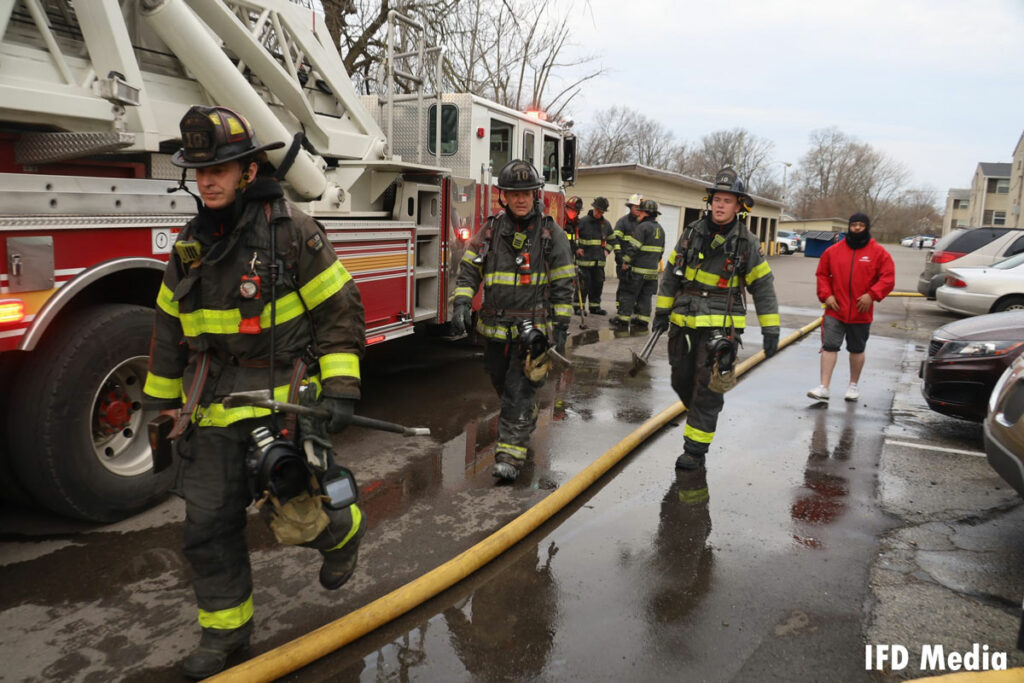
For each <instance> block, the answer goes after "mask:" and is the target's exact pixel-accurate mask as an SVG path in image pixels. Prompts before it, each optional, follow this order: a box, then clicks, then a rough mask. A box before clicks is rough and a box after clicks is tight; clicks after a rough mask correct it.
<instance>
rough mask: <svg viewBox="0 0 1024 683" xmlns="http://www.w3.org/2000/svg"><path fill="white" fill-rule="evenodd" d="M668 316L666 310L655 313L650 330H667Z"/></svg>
mask: <svg viewBox="0 0 1024 683" xmlns="http://www.w3.org/2000/svg"><path fill="white" fill-rule="evenodd" d="M668 316H669V312H668V311H664V312H662V313H655V314H654V321H653V322H652V323H651V332H667V331H668Z"/></svg>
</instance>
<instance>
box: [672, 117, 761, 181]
mask: <svg viewBox="0 0 1024 683" xmlns="http://www.w3.org/2000/svg"><path fill="white" fill-rule="evenodd" d="M774 149H775V143H774V142H772V141H771V140H768V139H766V138H762V137H759V136H757V135H754V134H753V133H751V132H750V131H748V130H746V129H745V128H733V129H732V130H716V131H714V132H712V133H708V134H707V135H705V136H704V137H703V138H701V146H700V148H699V149H697V151H696V152H695V153H694V154H693V158H692V160H691V162H690V170H691V171H692V172H693V174H694V175H696V176H698V177H700V178H705V179H710V178H713V177H714V176H715V173H717V172H718V170H719V169H721V168H723V167H725V166H732V167H733V168H734V169H736V172H737V173H739V175H740V177H741V178H743V179H745V180H746V182H747V185H748V187H749V188H750V190H751V191H752V192H758V191H759V186H760V185H762V184H763V183H766V182H768V181H769V180H771V171H770V169H769V168H768V165H769V163H770V162H771V158H772V151H773V150H774Z"/></svg>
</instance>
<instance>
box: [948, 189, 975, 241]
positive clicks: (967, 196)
mask: <svg viewBox="0 0 1024 683" xmlns="http://www.w3.org/2000/svg"><path fill="white" fill-rule="evenodd" d="M970 212H971V190H970V188H967V189H960V188H952V187H951V188H950V189H949V192H947V193H946V211H945V213H943V214H942V234H943V235H945V234H948V233H949V231H950V230H952V229H953V228H963V227H967V226H968V225H970V224H971V223H970Z"/></svg>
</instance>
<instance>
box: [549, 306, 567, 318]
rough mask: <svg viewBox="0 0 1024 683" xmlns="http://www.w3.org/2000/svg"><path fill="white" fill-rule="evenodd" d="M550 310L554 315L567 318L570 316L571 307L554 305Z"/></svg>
mask: <svg viewBox="0 0 1024 683" xmlns="http://www.w3.org/2000/svg"><path fill="white" fill-rule="evenodd" d="M552 308H553V309H554V312H555V315H563V316H565V317H567V318H568V317H571V316H572V306H571V305H569V304H555V305H554V306H552Z"/></svg>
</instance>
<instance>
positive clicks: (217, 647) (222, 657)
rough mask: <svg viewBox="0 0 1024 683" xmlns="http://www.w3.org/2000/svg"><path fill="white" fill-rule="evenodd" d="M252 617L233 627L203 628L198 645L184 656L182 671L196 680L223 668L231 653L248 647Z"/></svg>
mask: <svg viewBox="0 0 1024 683" xmlns="http://www.w3.org/2000/svg"><path fill="white" fill-rule="evenodd" d="M251 637H252V619H250V620H249V621H247V622H245V624H244V625H243V626H240V627H238V628H234V629H219V628H204V629H203V635H202V637H201V638H200V639H199V647H197V648H196V649H195V650H193V651H192V653H191V654H190V655H189V656H188V657H186V658H185V661H184V663H183V664H182V672H183V673H184V674H185V676H186V677H188V678H191V679H192V680H195V681H198V680H200V679H203V678H209V677H210V676H212V675H214V674H215V673H218V672H220V671H223V670H224V667H225V666H227V663H228V657H230V656H231V654H232V653H234V652H236V651H238V650H241V649H243V648H246V647H249V639H250V638H251Z"/></svg>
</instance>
